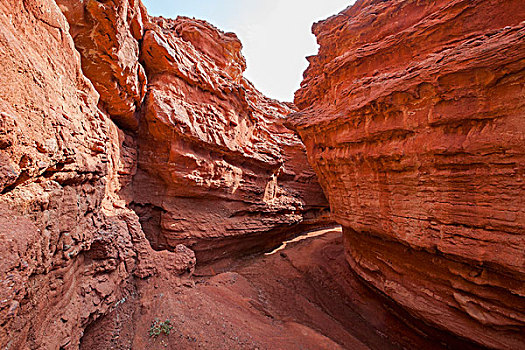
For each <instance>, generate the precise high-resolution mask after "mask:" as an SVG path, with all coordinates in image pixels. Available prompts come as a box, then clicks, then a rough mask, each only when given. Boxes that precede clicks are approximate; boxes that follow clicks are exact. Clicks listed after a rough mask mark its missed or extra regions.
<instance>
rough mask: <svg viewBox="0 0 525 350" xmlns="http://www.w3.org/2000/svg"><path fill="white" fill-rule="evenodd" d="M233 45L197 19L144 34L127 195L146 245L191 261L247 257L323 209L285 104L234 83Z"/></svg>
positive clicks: (156, 25)
mask: <svg viewBox="0 0 525 350" xmlns="http://www.w3.org/2000/svg"><path fill="white" fill-rule="evenodd" d="M241 47H242V45H241V43H240V42H239V40H238V39H237V37H236V36H235V34H233V33H223V32H221V31H220V30H218V29H216V28H215V27H213V26H211V25H210V24H208V23H206V22H204V21H200V20H194V19H189V18H184V17H179V18H178V19H176V20H167V19H163V18H155V19H152V23H151V25H149V27H148V28H146V32H145V34H144V39H143V42H142V50H141V56H140V59H141V62H142V63H143V65H144V67H145V69H146V72H147V75H148V81H149V84H148V92H147V96H146V100H145V106H144V109H143V117H142V119H141V125H140V129H139V132H138V140H139V141H138V143H139V163H138V168H139V169H138V172H137V175H136V176H135V179H134V181H133V191H132V192H133V193H132V194H130V197H132V198H133V201H134V203H135V210H136V211H137V213H139V215H140V216H141V217H142V222H143V223H144V225H145V226H148V227H150V230H147V231H146V233H147V234H148V232H150V233H149V236H150V239H151V240H152V241H153V242H154V246H155V247H156V249H172V248H173V247H175V246H176V245H177V244H180V243H184V244H187V245H188V246H190V247H192V249H195V250H196V253H197V258H198V260H199V261H200V262H205V261H208V260H213V259H216V258H221V257H225V256H226V255H232V254H233V255H235V254H238V253H240V252H242V253H249V252H250V251H253V250H254V249H256V250H260V249H262V248H264V247H265V246H266V247H271V246H273V245H275V244H276V243H277V242H278V241H280V240H282V232H283V231H284V230H285V229H286V230H287V232H288V234H292V233H293V230H290V226H292V225H295V224H300V223H303V224H312V223H316V222H317V221H318V220H319V217H320V215H321V214H322V213H323V211H324V210H325V208H326V207H327V203H326V202H325V201H326V200H325V197H324V195H323V193H322V190H321V187H320V186H319V184H318V182H317V180H316V177H315V173H314V172H313V170H312V169H311V168H310V167H309V166H308V164H307V161H306V155H305V153H304V147H303V145H302V144H301V142H300V141H299V139H298V138H297V137H296V136H295V135H294V134H293V133H291V132H290V131H289V130H288V129H286V128H285V127H284V126H283V124H282V122H283V120H284V118H285V116H286V115H288V114H289V113H290V112H291V111H292V109H291V107H289V106H287V105H285V104H283V103H279V102H277V101H275V100H271V99H269V98H266V97H265V96H263V95H262V94H260V93H259V92H258V91H257V90H256V89H255V88H254V87H253V86H252V85H251V84H250V83H249V82H248V81H247V80H245V79H244V78H243V77H242V73H243V71H244V69H245V68H246V64H245V60H244V57H243V56H242V54H241V51H240V50H241Z"/></svg>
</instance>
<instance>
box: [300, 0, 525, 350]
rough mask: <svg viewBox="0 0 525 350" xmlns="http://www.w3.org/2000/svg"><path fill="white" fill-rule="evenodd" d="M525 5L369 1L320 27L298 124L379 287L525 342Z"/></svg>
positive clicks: (413, 304)
mask: <svg viewBox="0 0 525 350" xmlns="http://www.w3.org/2000/svg"><path fill="white" fill-rule="evenodd" d="M524 20H525V8H524V6H523V2H522V1H517V0H516V1H463V0H454V1H432V2H429V1H394V0H391V1H358V2H357V3H356V4H355V5H354V6H353V7H350V8H347V9H346V10H345V11H343V12H341V13H340V14H338V15H336V16H333V17H331V18H329V19H327V20H325V21H322V22H320V23H317V24H315V25H314V27H313V32H314V34H315V35H316V36H317V40H318V42H319V44H320V50H319V54H318V55H317V56H314V57H310V58H309V61H310V67H309V68H308V70H307V71H306V73H305V79H304V81H303V83H302V87H301V89H300V90H299V91H298V92H297V93H296V95H295V103H296V105H297V106H298V107H299V108H300V112H299V113H297V114H295V116H294V117H293V119H294V120H293V123H292V124H293V125H292V127H293V128H294V129H296V130H297V132H298V133H299V135H300V136H301V138H302V140H303V141H304V143H305V145H306V148H307V152H308V158H309V161H310V163H311V164H312V166H313V167H314V169H315V170H316V172H317V174H318V176H319V179H320V182H321V185H322V186H323V188H324V190H325V193H326V194H327V196H328V197H329V202H330V206H331V209H332V211H333V214H334V217H335V218H336V220H337V221H338V222H339V223H340V224H342V225H343V227H344V235H345V246H346V252H347V260H348V262H349V263H350V265H351V266H352V267H353V269H354V270H355V271H356V272H357V273H358V274H359V275H360V276H361V277H362V278H363V279H365V280H366V281H367V282H368V283H369V284H370V285H372V286H374V287H375V288H377V289H378V290H380V291H381V292H383V293H385V294H386V295H388V296H389V297H391V298H392V299H393V300H395V301H396V302H398V303H399V304H401V305H402V306H404V307H405V308H406V309H407V310H408V311H409V312H410V313H412V314H413V315H415V316H417V317H419V318H421V319H423V320H425V321H426V322H428V323H431V324H433V325H435V326H437V327H439V328H442V329H446V330H449V331H451V332H453V333H455V334H457V335H460V336H462V337H465V338H468V339H471V340H474V341H476V342H478V343H479V344H483V345H486V346H490V347H496V348H507V349H510V348H513V349H516V348H521V347H523V346H524V344H525V330H524V326H525V248H524V247H525V205H524V201H523V198H525V187H524V183H523V175H524V170H525V152H524V150H525V118H524V116H525V98H524V96H525V70H524V68H525V24H524V22H523V21H524Z"/></svg>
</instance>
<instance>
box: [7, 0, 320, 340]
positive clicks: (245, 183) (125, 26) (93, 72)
mask: <svg viewBox="0 0 525 350" xmlns="http://www.w3.org/2000/svg"><path fill="white" fill-rule="evenodd" d="M68 22H69V23H68ZM240 48H241V44H240V42H239V41H238V40H237V38H236V37H235V35H233V34H229V33H223V32H221V31H219V30H217V29H215V28H213V27H212V26H210V25H209V24H207V23H205V22H202V21H197V20H189V19H184V18H181V19H178V20H176V21H171V20H163V19H153V20H152V21H150V19H149V18H148V16H147V14H146V12H145V10H144V8H143V7H142V5H141V4H140V2H139V1H135V0H129V1H128V0H119V1H104V2H100V1H94V0H87V1H82V2H79V1H69V0H57V1H56V2H55V1H52V0H15V1H11V0H9V1H8V0H0V90H1V94H0V116H1V119H0V243H1V244H0V256H1V260H0V283H1V286H0V287H1V288H0V346H1V347H2V348H4V347H7V348H10V349H23V348H32V349H37V348H38V349H58V348H76V347H78V344H79V341H80V338H81V336H82V334H83V332H84V330H85V328H86V327H87V326H88V325H89V324H92V323H93V322H94V321H95V320H97V319H99V318H100V317H101V316H103V315H105V314H107V313H108V312H111V311H112V310H114V309H115V307H117V306H118V305H120V304H121V303H122V302H124V301H125V300H128V298H129V297H131V296H133V295H135V294H134V293H140V291H137V288H138V287H137V285H136V281H138V280H139V279H143V278H148V277H151V276H159V275H160V276H162V278H163V279H165V280H167V281H170V282H169V283H170V284H171V285H174V284H176V283H178V282H177V276H178V275H180V274H184V273H187V272H192V271H193V268H194V265H195V253H194V252H193V251H192V250H190V249H188V248H187V247H186V246H184V245H182V244H179V243H188V244H189V245H192V248H194V249H195V250H196V251H197V255H198V258H199V255H200V258H202V259H201V260H202V261H205V260H212V259H217V258H221V257H224V256H236V255H239V254H245V253H249V252H251V251H253V250H255V249H263V248H268V247H271V246H274V245H275V244H276V243H278V242H279V241H281V240H282V238H283V237H285V236H286V235H290V232H293V231H292V230H290V231H284V229H290V228H293V226H294V225H295V226H297V225H299V224H310V223H318V222H319V220H318V219H319V218H322V215H323V211H324V210H325V208H326V206H327V203H326V200H325V199H324V195H323V194H322V190H321V188H320V186H319V184H318V183H317V180H316V176H315V174H314V172H313V170H312V169H311V168H310V167H309V166H308V165H307V162H306V155H305V153H304V147H303V145H302V144H301V142H300V141H299V139H298V138H297V137H296V136H295V135H294V134H293V133H291V132H290V131H288V130H287V129H286V128H284V127H283V125H282V119H283V118H284V116H285V115H287V114H288V113H289V112H290V111H291V108H290V107H288V106H286V105H284V104H281V103H278V102H277V101H273V100H270V99H268V98H266V97H264V96H262V95H261V94H260V93H259V92H258V91H257V90H255V88H253V86H251V84H250V83H249V82H248V81H246V80H244V78H242V72H243V70H244V68H245V63H244V59H243V58H242V55H241V53H240ZM146 73H147V75H146ZM148 79H149V80H150V83H149V84H148V83H147V81H148ZM146 91H147V93H146ZM135 210H136V211H135ZM137 214H138V215H139V216H140V221H139V216H138V215H137ZM152 247H153V248H154V249H153V248H152ZM168 248H169V250H170V251H171V252H170V251H168V250H166V249H168ZM155 250H162V251H155Z"/></svg>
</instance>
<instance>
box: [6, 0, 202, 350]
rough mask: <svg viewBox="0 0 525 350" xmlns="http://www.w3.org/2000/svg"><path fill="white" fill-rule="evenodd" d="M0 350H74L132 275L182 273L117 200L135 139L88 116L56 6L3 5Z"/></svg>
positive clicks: (184, 259) (182, 262)
mask: <svg viewBox="0 0 525 350" xmlns="http://www.w3.org/2000/svg"><path fill="white" fill-rule="evenodd" d="M0 13H1V15H0V62H1V64H0V71H1V74H0V90H1V91H2V93H1V96H0V115H1V119H0V152H1V153H0V157H1V160H0V192H1V195H0V255H1V260H0V261H1V263H0V283H1V287H0V294H1V295H0V325H1V327H0V346H1V347H2V348H7V349H27V348H30V349H58V348H59V347H65V348H75V347H76V346H78V343H79V341H80V338H81V336H82V333H83V329H84V328H85V327H86V326H87V325H88V324H89V323H91V322H92V321H94V320H95V319H97V318H98V317H100V315H102V314H104V313H106V312H108V311H110V310H111V308H112V307H113V306H114V305H115V303H116V302H117V301H118V300H120V299H122V298H125V297H126V295H127V292H126V289H125V287H126V285H127V284H128V283H130V282H131V281H132V279H133V276H136V277H140V278H145V277H148V276H152V275H154V274H156V273H157V272H158V273H161V272H162V271H164V272H165V273H166V274H168V275H175V276H176V275H178V274H179V273H184V272H187V270H190V271H191V269H192V268H193V266H194V264H195V256H194V253H193V252H192V251H191V250H189V249H187V248H185V247H183V246H179V247H178V249H177V252H176V253H170V252H155V251H154V250H152V248H151V247H150V245H149V242H148V241H147V239H146V237H145V235H144V233H143V231H142V229H141V227H140V224H139V221H138V217H137V216H136V215H135V213H133V212H132V211H131V210H129V209H127V208H126V202H125V201H124V200H123V199H122V198H120V197H119V195H118V192H119V190H120V188H121V187H122V186H124V185H126V183H128V182H129V181H130V180H131V176H132V175H133V173H134V170H133V169H134V168H135V167H136V164H135V163H136V146H135V141H134V140H133V139H132V138H131V137H129V136H127V135H126V134H124V133H123V132H122V131H121V130H119V129H118V128H117V127H116V125H115V124H113V122H112V121H111V120H110V119H109V118H108V116H106V115H105V114H104V113H103V112H102V111H100V110H99V109H98V108H97V103H98V98H99V97H98V94H97V92H96V91H95V89H94V88H93V86H92V85H91V83H90V82H89V80H87V79H86V78H85V76H84V75H83V73H82V69H81V64H80V57H79V55H78V52H77V51H76V50H75V46H74V43H73V40H72V38H71V36H70V35H69V33H68V24H67V21H66V19H65V17H64V16H63V14H62V12H61V11H60V9H59V7H58V6H57V5H56V4H55V3H54V2H53V1H44V0H24V1H0Z"/></svg>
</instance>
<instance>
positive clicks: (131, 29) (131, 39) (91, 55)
mask: <svg viewBox="0 0 525 350" xmlns="http://www.w3.org/2000/svg"><path fill="white" fill-rule="evenodd" d="M56 2H57V3H58V5H59V6H60V9H61V10H62V12H63V13H64V15H65V16H66V18H67V20H68V22H69V24H70V33H71V36H72V37H73V39H74V41H75V47H76V49H77V50H78V51H79V52H80V55H81V59H82V60H81V61H82V71H83V73H84V75H85V76H86V77H87V78H88V79H89V80H90V81H91V82H92V83H93V86H94V87H95V89H96V90H97V91H98V93H99V94H100V107H101V108H102V109H104V110H106V111H107V113H109V115H110V116H111V118H112V119H113V120H114V121H115V122H116V123H117V124H118V125H119V126H121V127H122V128H125V129H131V130H136V129H137V127H138V113H137V111H138V109H139V108H140V105H141V103H142V100H143V98H144V94H145V93H146V74H145V72H144V68H143V67H142V66H141V65H140V63H139V61H138V57H139V53H140V52H139V41H140V40H142V36H143V34H144V21H146V22H147V20H148V19H147V13H146V10H145V9H144V7H143V6H142V4H141V3H140V0H110V1H97V0H86V1H78V0H56Z"/></svg>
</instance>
